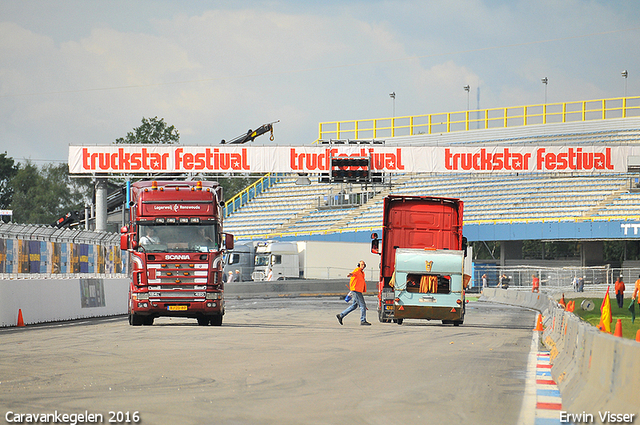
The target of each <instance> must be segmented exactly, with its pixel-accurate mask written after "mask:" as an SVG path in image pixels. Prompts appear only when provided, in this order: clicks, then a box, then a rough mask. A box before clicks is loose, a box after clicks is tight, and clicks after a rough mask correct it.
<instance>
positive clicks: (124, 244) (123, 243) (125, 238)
mask: <svg viewBox="0 0 640 425" xmlns="http://www.w3.org/2000/svg"><path fill="white" fill-rule="evenodd" d="M122 229H126V227H123V228H122ZM122 229H121V230H120V231H121V232H122ZM128 242H129V235H127V234H126V232H122V234H121V235H120V249H122V250H124V251H126V250H127V249H129V244H128Z"/></svg>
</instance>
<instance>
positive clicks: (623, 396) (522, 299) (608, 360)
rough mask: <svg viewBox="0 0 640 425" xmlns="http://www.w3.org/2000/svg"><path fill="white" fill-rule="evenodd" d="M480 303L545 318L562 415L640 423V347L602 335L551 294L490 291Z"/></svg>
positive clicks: (545, 341) (545, 334)
mask: <svg viewBox="0 0 640 425" xmlns="http://www.w3.org/2000/svg"><path fill="white" fill-rule="evenodd" d="M556 295H558V294H556ZM558 298H559V296H558ZM480 300H481V301H491V302H498V303H504V304H511V305H518V306H522V307H527V308H531V309H534V310H538V311H539V312H541V314H542V315H543V323H544V327H545V330H544V332H543V334H542V339H543V342H544V344H545V345H546V346H547V348H549V352H550V358H551V363H552V368H551V375H552V376H553V378H554V380H555V381H556V383H557V384H558V388H559V389H560V393H561V394H562V410H564V411H566V412H569V413H573V414H581V413H583V412H586V413H588V414H592V415H593V419H594V423H608V422H607V418H604V421H603V419H602V418H601V416H600V415H606V413H607V412H610V413H612V414H616V415H617V414H633V415H635V417H634V420H635V421H637V420H639V418H640V343H637V342H635V341H633V340H630V339H624V338H618V337H614V336H613V335H611V334H607V333H604V332H601V331H599V330H598V329H597V328H595V327H594V326H592V325H590V324H589V323H586V322H584V321H582V320H581V319H580V318H579V317H577V316H576V315H575V314H573V313H568V312H566V311H564V309H563V308H562V307H560V306H559V305H558V304H557V301H556V299H555V298H553V297H551V296H550V295H548V294H531V293H526V292H523V291H509V290H503V289H497V288H485V289H484V291H483V294H482V297H481V298H480ZM614 419H620V418H618V417H616V418H614ZM612 422H616V421H615V420H614V421H612ZM617 422H622V421H621V420H618V421H617Z"/></svg>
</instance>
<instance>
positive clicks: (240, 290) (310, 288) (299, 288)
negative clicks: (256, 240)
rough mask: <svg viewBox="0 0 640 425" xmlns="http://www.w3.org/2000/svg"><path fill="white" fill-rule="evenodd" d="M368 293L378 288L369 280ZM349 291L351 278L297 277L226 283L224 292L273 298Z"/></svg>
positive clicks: (239, 295)
mask: <svg viewBox="0 0 640 425" xmlns="http://www.w3.org/2000/svg"><path fill="white" fill-rule="evenodd" d="M367 287H368V289H369V291H368V292H367V294H375V293H377V292H371V290H372V289H373V290H377V289H376V287H375V284H374V283H373V282H367ZM347 292H349V279H328V280H325V279H296V280H277V281H275V282H233V283H229V284H227V285H225V287H224V293H225V296H226V297H227V298H228V297H237V298H255V297H261V298H273V297H296V296H328V295H336V296H338V295H346V294H347Z"/></svg>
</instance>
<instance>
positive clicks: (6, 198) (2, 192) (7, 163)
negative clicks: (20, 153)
mask: <svg viewBox="0 0 640 425" xmlns="http://www.w3.org/2000/svg"><path fill="white" fill-rule="evenodd" d="M17 172H18V166H17V165H16V164H15V162H14V161H13V158H10V157H7V153H6V152H5V153H2V154H0V209H3V210H4V209H7V208H9V205H10V204H11V198H12V197H13V190H12V188H11V186H10V182H11V179H12V178H13V176H15V175H16V173H17Z"/></svg>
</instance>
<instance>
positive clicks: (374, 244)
mask: <svg viewBox="0 0 640 425" xmlns="http://www.w3.org/2000/svg"><path fill="white" fill-rule="evenodd" d="M374 234H375V233H374ZM371 236H373V235H371ZM376 236H378V235H376ZM371 253H372V254H380V239H378V238H375V239H371Z"/></svg>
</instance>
